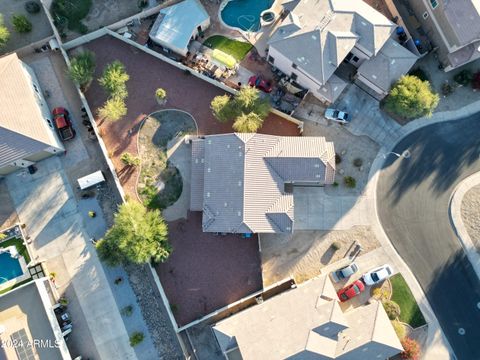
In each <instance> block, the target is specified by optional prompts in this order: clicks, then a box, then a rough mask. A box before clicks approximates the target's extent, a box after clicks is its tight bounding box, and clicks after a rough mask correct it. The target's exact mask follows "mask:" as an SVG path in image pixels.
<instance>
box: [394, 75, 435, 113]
mask: <svg viewBox="0 0 480 360" xmlns="http://www.w3.org/2000/svg"><path fill="white" fill-rule="evenodd" d="M439 100H440V98H439V96H438V94H435V93H434V92H432V88H431V86H430V83H429V82H428V81H422V80H420V79H419V78H417V77H416V76H411V75H406V76H402V77H401V78H400V80H398V82H397V83H396V84H395V86H394V87H393V88H392V89H391V90H390V94H389V95H388V97H387V99H386V101H385V108H386V109H387V110H388V111H391V112H392V113H394V114H397V115H399V116H401V117H403V118H407V119H413V118H417V117H420V116H431V115H432V113H433V110H435V108H436V107H437V105H438V102H439Z"/></svg>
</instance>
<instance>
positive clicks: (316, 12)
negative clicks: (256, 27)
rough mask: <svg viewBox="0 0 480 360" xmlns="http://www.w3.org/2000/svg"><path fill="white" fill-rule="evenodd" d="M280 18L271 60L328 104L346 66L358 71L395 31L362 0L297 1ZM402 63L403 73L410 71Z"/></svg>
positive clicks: (341, 82)
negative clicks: (337, 71)
mask: <svg viewBox="0 0 480 360" xmlns="http://www.w3.org/2000/svg"><path fill="white" fill-rule="evenodd" d="M282 19H283V20H282V22H281V23H280V25H279V26H278V27H277V29H276V31H275V32H274V34H273V35H272V36H271V38H270V40H269V42H268V45H269V48H268V61H269V62H270V63H271V64H272V65H273V66H275V67H277V68H278V69H280V70H281V71H282V72H283V73H285V74H286V75H288V76H290V77H291V79H292V80H294V81H295V82H296V83H298V84H299V85H301V86H303V87H304V88H307V89H309V90H310V91H311V92H312V94H313V95H314V96H316V97H317V98H319V99H320V100H323V101H326V102H330V103H331V102H334V101H335V99H336V98H337V97H338V96H339V95H340V93H341V92H342V91H343V89H344V88H345V87H346V86H347V84H348V83H347V82H346V81H344V80H343V79H341V78H340V77H339V76H337V75H336V74H335V72H336V70H337V68H338V67H339V66H340V65H341V64H342V62H343V61H347V62H350V63H351V64H353V65H354V66H355V67H359V66H361V65H362V64H363V63H364V62H368V61H369V60H370V59H372V58H374V57H376V56H377V55H378V54H380V52H381V50H382V48H383V47H384V45H385V44H386V43H387V41H388V40H389V39H390V38H391V37H392V35H394V34H393V33H394V31H395V28H396V25H395V24H394V23H392V22H391V21H390V20H388V19H387V18H386V17H385V16H384V15H382V14H381V13H379V12H378V11H376V10H375V9H373V8H372V7H370V6H369V5H368V4H366V3H364V2H363V1H349V0H293V1H290V2H288V3H286V4H284V15H283V17H282ZM405 51H407V52H409V51H408V50H406V49H405ZM412 55H413V54H412ZM393 56H394V55H393V54H391V55H390V57H393ZM401 56H405V55H404V54H401ZM392 60H393V59H392ZM399 64H400V65H401V66H399V72H402V73H405V72H407V71H408V70H409V69H410V67H407V66H404V65H406V64H407V63H405V62H399ZM410 66H411V65H410ZM390 75H393V73H387V74H383V73H381V72H379V73H378V76H379V77H387V76H390ZM390 80H391V79H387V80H386V81H390ZM395 80H396V78H395V79H393V81H395ZM393 81H391V82H393Z"/></svg>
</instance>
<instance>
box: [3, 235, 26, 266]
mask: <svg viewBox="0 0 480 360" xmlns="http://www.w3.org/2000/svg"><path fill="white" fill-rule="evenodd" d="M12 245H15V247H16V248H17V251H18V253H19V254H20V255H22V256H23V257H24V258H25V262H26V263H27V264H29V263H30V256H29V255H28V251H27V248H26V247H25V245H23V240H22V239H18V238H13V239H9V240H6V241H2V242H0V247H2V248H6V247H7V246H12Z"/></svg>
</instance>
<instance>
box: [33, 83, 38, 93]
mask: <svg viewBox="0 0 480 360" xmlns="http://www.w3.org/2000/svg"><path fill="white" fill-rule="evenodd" d="M33 88H34V89H35V91H36V92H37V93H38V92H39V91H38V88H37V85H35V84H33Z"/></svg>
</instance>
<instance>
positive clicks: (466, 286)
mask: <svg viewBox="0 0 480 360" xmlns="http://www.w3.org/2000/svg"><path fill="white" fill-rule="evenodd" d="M479 132H480V121H479V115H478V114H477V115H474V116H472V117H470V118H467V119H463V120H456V121H454V122H448V123H439V124H435V125H431V126H428V127H425V128H422V129H420V130H418V131H416V132H414V133H412V134H411V135H409V136H408V137H407V138H406V139H404V140H403V141H401V142H400V144H399V145H398V146H397V147H396V149H395V150H394V151H399V152H402V151H403V150H404V149H406V148H408V149H409V150H410V151H411V153H412V156H411V158H409V159H408V160H404V161H399V160H398V159H396V161H394V159H393V158H390V159H389V160H390V161H389V162H387V163H386V164H385V166H384V169H383V171H382V173H381V174H380V179H379V182H378V188H377V197H378V198H377V204H378V211H379V216H380V220H381V223H382V225H383V228H384V230H385V232H386V233H387V235H388V237H389V238H390V240H391V242H392V243H393V245H394V246H395V248H396V249H397V251H398V252H399V253H400V255H401V256H402V257H403V259H404V260H405V261H406V263H407V264H408V266H409V267H410V268H411V269H412V272H413V273H414V274H415V276H416V277H417V280H418V282H419V283H420V285H421V287H422V288H423V291H424V292H425V294H426V296H427V298H428V301H429V302H430V304H431V306H432V309H433V311H434V312H435V314H436V316H437V318H438V321H439V323H440V325H441V327H442V329H443V331H444V332H445V334H446V336H447V338H448V340H449V342H450V344H451V346H452V347H453V350H454V351H455V354H456V356H457V358H458V359H459V360H463V359H465V360H471V359H480V347H479V346H478V340H479V339H480V329H479V327H478V324H479V323H480V282H479V280H478V278H477V276H476V274H475V272H474V271H473V269H472V266H471V264H470V262H469V261H468V259H467V257H466V255H465V253H464V251H463V248H462V246H461V244H460V242H459V240H458V238H457V237H456V235H455V233H454V231H453V229H452V226H451V223H450V221H449V213H448V209H449V202H450V196H451V195H452V191H453V189H454V188H455V186H456V185H457V184H458V183H459V182H460V181H462V179H464V178H465V177H467V176H469V175H471V174H472V173H474V172H477V171H479V170H480V161H479V156H480V139H479V137H478V134H479ZM460 329H464V330H465V334H464V335H463V334H460V333H459V330H460Z"/></svg>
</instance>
